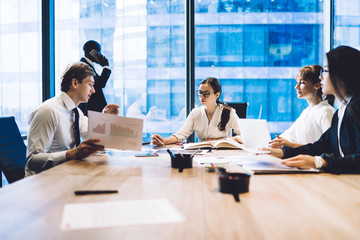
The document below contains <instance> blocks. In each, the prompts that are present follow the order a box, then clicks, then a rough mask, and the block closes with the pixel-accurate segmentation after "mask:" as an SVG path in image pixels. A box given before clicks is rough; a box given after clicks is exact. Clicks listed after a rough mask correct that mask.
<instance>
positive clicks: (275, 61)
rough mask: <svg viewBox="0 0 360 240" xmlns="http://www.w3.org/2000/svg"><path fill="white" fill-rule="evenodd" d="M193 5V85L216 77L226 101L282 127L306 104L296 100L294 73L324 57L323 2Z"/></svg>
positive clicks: (209, 0)
mask: <svg viewBox="0 0 360 240" xmlns="http://www.w3.org/2000/svg"><path fill="white" fill-rule="evenodd" d="M195 4H196V6H195V9H196V14H195V63H196V68H195V77H196V86H195V87H196V88H197V87H198V85H199V83H200V81H201V80H202V79H205V78H207V77H211V76H212V77H217V78H218V79H219V80H220V82H221V83H222V86H223V95H222V100H223V101H224V102H248V103H249V106H248V113H247V117H248V118H262V119H267V120H268V121H269V127H270V131H271V132H272V133H281V132H283V131H284V130H286V129H287V128H288V127H289V125H290V124H291V123H292V122H293V121H294V120H295V119H296V118H297V117H298V116H299V115H300V113H301V111H302V110H303V109H304V108H305V107H306V106H307V102H306V101H304V100H299V99H297V98H296V92H295V89H294V87H295V76H296V73H297V71H298V70H299V69H300V68H301V67H302V66H304V65H310V64H322V61H323V60H322V59H323V6H322V5H323V2H322V1H318V0H276V1H270V0H251V1H242V0H233V1H228V0H215V1H214V0H205V1H204V0H202V1H195ZM196 104H197V105H200V102H199V100H198V99H197V100H196Z"/></svg>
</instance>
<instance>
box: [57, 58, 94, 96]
mask: <svg viewBox="0 0 360 240" xmlns="http://www.w3.org/2000/svg"><path fill="white" fill-rule="evenodd" d="M89 76H95V72H94V70H93V69H92V68H91V67H90V66H89V65H87V64H86V63H83V62H76V63H73V64H71V65H68V66H67V67H66V69H65V71H64V73H63V74H62V76H61V91H63V92H67V91H69V89H70V85H71V80H72V79H73V78H76V79H77V80H78V81H79V83H82V80H83V79H84V78H87V77H89Z"/></svg>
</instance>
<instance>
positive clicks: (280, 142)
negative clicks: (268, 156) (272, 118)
mask: <svg viewBox="0 0 360 240" xmlns="http://www.w3.org/2000/svg"><path fill="white" fill-rule="evenodd" d="M275 135H276V138H275V139H274V140H272V141H270V147H271V148H282V146H284V145H285V146H289V147H291V145H292V142H290V141H289V140H287V139H285V138H282V137H280V136H279V135H277V134H275Z"/></svg>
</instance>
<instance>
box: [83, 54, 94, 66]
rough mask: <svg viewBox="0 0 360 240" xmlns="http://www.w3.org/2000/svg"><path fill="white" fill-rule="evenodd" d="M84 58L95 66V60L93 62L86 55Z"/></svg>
mask: <svg viewBox="0 0 360 240" xmlns="http://www.w3.org/2000/svg"><path fill="white" fill-rule="evenodd" d="M84 58H85V60H86V61H88V63H90V64H91V65H92V66H94V62H93V61H91V60H90V59H89V58H87V57H85V56H84Z"/></svg>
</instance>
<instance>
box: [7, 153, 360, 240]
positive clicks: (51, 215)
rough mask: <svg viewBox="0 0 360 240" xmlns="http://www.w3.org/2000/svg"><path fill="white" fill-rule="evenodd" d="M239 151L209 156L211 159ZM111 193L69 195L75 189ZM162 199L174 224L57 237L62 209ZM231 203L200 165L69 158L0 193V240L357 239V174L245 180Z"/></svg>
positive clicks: (165, 159) (123, 157)
mask: <svg viewBox="0 0 360 240" xmlns="http://www.w3.org/2000/svg"><path fill="white" fill-rule="evenodd" d="M230 154H231V155H236V154H243V152H242V151H239V150H237V151H228V150H226V151H215V152H214V153H213V155H219V156H221V155H225V156H226V155H230ZM104 188H105V189H116V190H118V193H117V194H102V195H86V196H76V195H74V191H75V190H78V189H104ZM164 198H165V199H167V200H168V201H169V202H170V203H171V204H172V205H173V206H174V207H175V208H176V209H177V210H178V211H179V212H180V213H181V214H182V215H183V216H184V217H185V221H183V222H179V223H166V224H148V225H132V226H121V227H106V228H93V229H86V230H71V231H64V230H62V229H61V228H60V224H61V219H62V214H63V209H64V205H65V204H69V203H92V202H107V201H112V202H113V201H129V200H141V199H164ZM240 199H241V202H235V201H234V198H233V196H232V195H231V194H223V193H220V192H219V190H218V179H217V176H216V174H215V173H213V172H207V171H205V168H204V167H202V166H201V165H196V164H195V163H194V167H193V168H192V169H184V171H183V172H182V173H179V171H178V170H177V169H172V168H171V167H170V157H169V155H168V154H166V153H161V154H160V156H159V157H148V158H139V157H135V156H134V152H122V153H114V154H112V156H111V158H110V159H107V160H104V159H102V160H96V161H80V160H72V161H68V162H66V163H63V164H61V165H59V166H56V167H54V168H52V169H49V170H47V171H44V172H42V173H40V174H38V175H35V176H31V177H27V178H25V179H23V180H20V181H18V182H15V183H13V184H11V185H9V186H5V187H3V188H2V189H0V238H1V239H4V240H5V239H6V240H7V239H102V240H104V239H172V240H173V239H359V238H360V175H346V174H344V175H331V174H325V173H320V174H263V175H256V174H255V175H253V176H251V179H250V191H249V192H248V193H243V194H240Z"/></svg>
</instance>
